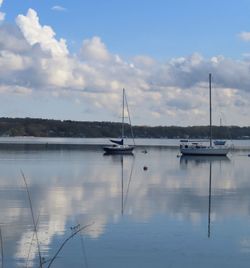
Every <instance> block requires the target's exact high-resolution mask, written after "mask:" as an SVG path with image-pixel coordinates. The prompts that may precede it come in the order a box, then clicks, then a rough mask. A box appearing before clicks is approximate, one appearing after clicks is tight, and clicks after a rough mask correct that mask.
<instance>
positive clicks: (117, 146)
mask: <svg viewBox="0 0 250 268" xmlns="http://www.w3.org/2000/svg"><path fill="white" fill-rule="evenodd" d="M125 102H126V106H127V112H128V117H129V122H130V126H131V120H130V115H129V109H128V103H127V98H126V95H125V89H123V91H122V133H121V134H122V136H121V139H119V140H113V139H112V140H110V141H111V142H112V143H113V145H108V146H105V147H103V150H104V151H105V153H106V154H132V152H133V150H134V148H135V142H134V137H133V131H132V126H131V134H132V138H133V143H134V145H128V144H124V139H125V136H124V111H125Z"/></svg>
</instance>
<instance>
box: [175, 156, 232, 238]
mask: <svg viewBox="0 0 250 268" xmlns="http://www.w3.org/2000/svg"><path fill="white" fill-rule="evenodd" d="M215 162H217V163H219V164H221V163H222V162H224V163H230V159H229V158H228V157H227V156H207V157H206V156H205V157H204V156H202V157H201V156H194V155H182V156H181V158H180V164H181V167H185V166H186V167H187V166H188V165H201V164H205V165H206V166H207V164H208V165H209V181H208V231H207V236H208V238H210V235H211V209H212V166H213V163H215Z"/></svg>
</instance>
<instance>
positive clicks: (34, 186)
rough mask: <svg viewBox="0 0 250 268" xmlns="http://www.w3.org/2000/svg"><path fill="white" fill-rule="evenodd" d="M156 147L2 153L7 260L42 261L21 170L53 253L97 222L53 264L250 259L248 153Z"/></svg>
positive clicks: (201, 263) (240, 263) (240, 262)
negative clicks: (195, 153)
mask: <svg viewBox="0 0 250 268" xmlns="http://www.w3.org/2000/svg"><path fill="white" fill-rule="evenodd" d="M147 151H148V153H147V154H145V153H142V152H141V150H140V149H138V150H137V151H136V152H135V154H134V156H123V157H122V156H105V155H103V153H102V151H101V149H86V150H54V151H49V150H44V151H31V150H28V151H27V150H18V151H14V150H12V151H3V150H2V151H0V209H1V214H0V224H1V231H2V236H3V245H4V267H10V268H12V267H26V264H27V265H28V267H39V264H38V252H37V246H36V243H35V239H32V237H33V229H34V227H33V224H32V218H31V213H30V206H29V201H28V196H27V191H26V188H25V186H24V182H23V180H22V176H21V173H20V170H22V171H23V173H24V174H25V177H26V179H27V183H28V186H29V191H30V195H31V200H32V206H33V211H34V217H35V219H36V221H37V223H38V224H37V229H38V238H39V243H40V248H41V255H42V257H44V258H45V259H46V260H49V259H50V258H51V257H52V256H53V255H54V254H55V252H56V251H57V249H58V247H59V246H60V245H61V244H62V242H63V241H64V240H65V239H66V238H68V237H69V236H70V235H71V234H72V227H74V226H77V225H78V224H80V226H85V225H90V226H88V227H87V228H86V229H84V231H82V232H81V233H80V234H78V235H76V236H75V237H74V238H72V239H71V240H70V241H69V242H68V243H67V244H66V245H65V247H64V248H63V250H62V251H61V252H60V254H59V256H58V258H56V260H55V262H54V263H53V265H52V266H51V267H55V268H59V267H60V268H66V267H92V268H97V267H98V268H99V267H103V268H105V267H108V268H111V267H114V268H117V267H124V268H125V267H130V268H133V267H145V268H147V267H156V268H163V267H192V268H195V267H218V268H219V267H220V268H221V267H227V268H228V267H249V262H250V217H249V214H250V209H249V208H250V194H249V193H250V178H249V174H250V158H249V157H247V153H246V152H245V151H235V152H231V153H230V154H229V156H228V158H226V157H222V158H221V157H220V158H204V157H201V158H200V157H191V158H190V157H185V158H178V157H177V154H178V150H177V149H174V148H173V149H171V148H162V147H160V148H157V147H155V148H153V147H151V148H149V149H147ZM28 256H29V257H28ZM27 259H28V261H27ZM47 264H48V263H47ZM44 267H47V265H44Z"/></svg>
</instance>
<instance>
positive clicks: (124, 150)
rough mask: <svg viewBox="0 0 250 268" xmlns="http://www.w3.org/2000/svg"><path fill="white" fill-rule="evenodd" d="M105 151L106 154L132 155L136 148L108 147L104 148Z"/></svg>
mask: <svg viewBox="0 0 250 268" xmlns="http://www.w3.org/2000/svg"><path fill="white" fill-rule="evenodd" d="M103 150H104V151H105V154H132V152H133V150H134V147H133V146H128V147H112V146H107V147H103Z"/></svg>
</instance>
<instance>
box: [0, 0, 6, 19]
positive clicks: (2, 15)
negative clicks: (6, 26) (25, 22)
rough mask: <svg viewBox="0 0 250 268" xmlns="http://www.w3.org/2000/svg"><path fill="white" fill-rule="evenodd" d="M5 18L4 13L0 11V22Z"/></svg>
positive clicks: (0, 3) (1, 0)
mask: <svg viewBox="0 0 250 268" xmlns="http://www.w3.org/2000/svg"><path fill="white" fill-rule="evenodd" d="M2 4H3V0H0V8H1V7H2ZM4 19H5V13H3V12H1V11H0V22H2V21H4Z"/></svg>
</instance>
